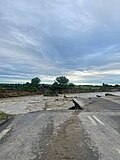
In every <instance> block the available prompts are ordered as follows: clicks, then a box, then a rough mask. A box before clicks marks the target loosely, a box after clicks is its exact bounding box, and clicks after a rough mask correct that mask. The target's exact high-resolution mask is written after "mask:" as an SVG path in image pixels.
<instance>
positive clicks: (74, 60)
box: [0, 0, 120, 83]
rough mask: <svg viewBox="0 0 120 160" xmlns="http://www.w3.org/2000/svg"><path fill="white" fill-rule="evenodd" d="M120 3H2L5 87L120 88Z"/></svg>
mask: <svg viewBox="0 0 120 160" xmlns="http://www.w3.org/2000/svg"><path fill="white" fill-rule="evenodd" d="M119 8H120V2H119V1H118V0H110V1H109V0H106V1H103V0H101V1H99V2H98V1H95V0H91V1H87V0H76V1H73V0H66V1H63V0H53V1H47V0H45V1H42V0H34V1H33V0H31V1H29V0H12V1H9V0H1V1H0V26H1V29H0V81H4V82H5V81H6V82H8V81H10V82H12V81H13V82H15V81H16V82H23V81H25V80H28V81H29V80H30V79H31V78H33V77H34V76H35V77H36V76H39V77H40V78H41V80H42V81H43V82H46V83H52V82H53V80H54V79H55V77H56V76H59V75H66V76H68V77H69V78H70V79H71V81H73V82H74V83H78V82H80V83H82V82H84V83H85V82H87V83H102V82H103V81H105V82H106V83H109V82H110V83H120V81H119V79H120V72H119V66H120V63H119V62H120V36H119V35H120V17H119V16H118V15H119Z"/></svg>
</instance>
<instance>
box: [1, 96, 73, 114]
mask: <svg viewBox="0 0 120 160" xmlns="http://www.w3.org/2000/svg"><path fill="white" fill-rule="evenodd" d="M71 100H72V99H71V98H64V97H63V96H59V97H44V96H26V97H17V98H15V97H13V98H6V99H0V111H3V112H5V113H7V114H24V113H28V112H33V111H38V110H44V109H67V108H69V107H71V106H73V102H72V101H71Z"/></svg>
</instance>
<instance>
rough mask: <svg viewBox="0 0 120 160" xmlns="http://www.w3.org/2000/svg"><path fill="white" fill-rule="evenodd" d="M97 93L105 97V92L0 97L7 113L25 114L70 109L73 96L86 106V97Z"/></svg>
mask: <svg viewBox="0 0 120 160" xmlns="http://www.w3.org/2000/svg"><path fill="white" fill-rule="evenodd" d="M113 94H116V95H120V92H116V93H113ZM96 95H101V96H102V97H104V95H105V92H100V93H81V94H67V95H66V97H67V98H64V95H60V96H58V97H45V96H42V95H35V96H25V97H13V98H3V99H0V111H3V112H5V113H7V114H25V113H28V112H34V111H38V110H44V109H47V110H50V109H68V108H70V107H72V106H73V102H72V99H73V98H79V101H80V102H81V105H83V106H84V105H86V104H85V103H84V99H88V98H89V97H96ZM112 98H114V97H112ZM112 100H113V101H116V102H118V103H120V100H118V99H112ZM86 102H87V101H86Z"/></svg>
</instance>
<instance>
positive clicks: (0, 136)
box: [0, 127, 11, 140]
mask: <svg viewBox="0 0 120 160" xmlns="http://www.w3.org/2000/svg"><path fill="white" fill-rule="evenodd" d="M10 130H11V127H9V128H6V129H4V130H3V131H2V132H1V133H0V140H1V139H2V138H3V137H4V136H5V135H6V134H7V133H8V132H9V131H10Z"/></svg>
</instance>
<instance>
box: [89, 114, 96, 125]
mask: <svg viewBox="0 0 120 160" xmlns="http://www.w3.org/2000/svg"><path fill="white" fill-rule="evenodd" d="M87 117H88V118H89V120H90V121H91V122H92V123H93V124H94V125H97V123H96V122H95V120H94V119H93V118H92V117H90V116H87Z"/></svg>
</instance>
